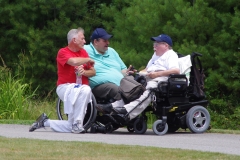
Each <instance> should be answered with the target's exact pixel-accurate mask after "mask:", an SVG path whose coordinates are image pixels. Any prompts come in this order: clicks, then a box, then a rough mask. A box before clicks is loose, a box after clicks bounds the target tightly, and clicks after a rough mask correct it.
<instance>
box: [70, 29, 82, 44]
mask: <svg viewBox="0 0 240 160" xmlns="http://www.w3.org/2000/svg"><path fill="white" fill-rule="evenodd" d="M79 32H82V33H84V29H82V28H81V27H79V28H78V29H71V30H70V31H69V32H68V34H67V41H68V44H69V43H70V42H71V40H72V39H73V38H76V37H77V35H78V33H79Z"/></svg>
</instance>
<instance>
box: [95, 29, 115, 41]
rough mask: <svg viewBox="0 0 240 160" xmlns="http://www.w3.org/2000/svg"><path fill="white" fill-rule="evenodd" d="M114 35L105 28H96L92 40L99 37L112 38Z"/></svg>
mask: <svg viewBox="0 0 240 160" xmlns="http://www.w3.org/2000/svg"><path fill="white" fill-rule="evenodd" d="M111 37H112V35H111V34H108V33H107V32H106V31H105V29H103V28H96V29H95V30H94V31H93V33H92V35H91V40H94V39H98V38H102V39H109V38H111Z"/></svg>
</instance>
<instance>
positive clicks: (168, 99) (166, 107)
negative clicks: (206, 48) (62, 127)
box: [91, 35, 210, 135]
mask: <svg viewBox="0 0 240 160" xmlns="http://www.w3.org/2000/svg"><path fill="white" fill-rule="evenodd" d="M152 40H154V41H155V43H154V50H155V52H156V54H158V55H159V53H160V55H161V53H163V52H164V51H163V49H164V48H165V49H167V50H171V48H169V46H171V45H172V41H171V38H170V37H169V36H167V35H159V36H158V37H152ZM171 51H172V50H171ZM165 52H166V51H165ZM165 52H164V53H165ZM173 53H174V52H173ZM174 54H175V55H176V56H174V58H173V59H175V61H174V60H173V61H174V64H175V65H174V64H172V65H173V66H175V68H177V69H179V70H180V73H181V75H179V74H177V73H175V72H174V73H175V74H172V72H170V73H169V74H168V75H169V76H167V75H166V76H165V77H164V78H162V77H161V78H160V82H159V83H158V81H153V82H151V81H149V82H151V83H150V85H149V86H150V87H149V86H148V87H149V88H148V87H147V91H145V92H144V94H145V96H144V97H142V96H141V97H140V98H139V99H137V100H135V102H133V103H132V104H131V103H129V104H127V105H125V106H124V108H114V109H113V112H114V113H115V114H113V115H109V114H105V115H98V116H97V118H96V121H95V123H94V125H93V126H92V127H91V128H93V129H92V130H94V129H97V130H98V131H99V132H111V131H113V130H115V129H117V128H119V127H123V126H126V127H127V129H128V131H129V132H134V131H135V132H136V133H145V132H146V130H147V124H146V120H147V117H146V115H145V113H146V112H148V111H151V112H152V113H153V114H155V115H156V117H157V121H155V122H154V124H153V131H154V133H155V134H157V135H162V134H165V133H166V132H167V131H169V132H174V131H176V130H177V129H179V128H184V129H186V128H189V129H190V130H191V131H192V132H194V133H202V132H205V131H206V130H207V129H208V127H209V124H210V115H209V113H208V111H207V110H206V109H205V107H206V106H207V104H208V101H207V100H205V97H204V95H203V93H201V92H200V91H199V90H201V87H198V85H201V84H200V83H199V81H198V80H199V78H200V77H199V75H198V74H197V73H198V72H199V71H198V70H196V67H195V66H192V67H191V65H192V64H191V62H194V63H193V64H194V65H195V64H196V63H195V58H196V57H197V56H199V54H197V53H193V54H192V55H191V57H190V55H189V56H186V57H183V58H179V59H178V57H177V54H176V53H174ZM176 57H177V58H176ZM162 58H164V57H162ZM190 58H191V60H190ZM176 59H177V60H176ZM161 61H162V62H164V59H161ZM161 61H160V62H159V63H161ZM154 63H155V64H157V63H158V62H157V61H156V62H155V61H154ZM154 63H153V64H154ZM178 63H179V64H180V65H179V66H178ZM176 64H177V65H176ZM199 65H200V63H199ZM190 67H191V68H192V70H191V72H190ZM200 67H201V66H200ZM161 70H162V72H163V71H165V70H167V69H166V68H161ZM201 70H202V69H200V72H199V73H201ZM159 72H161V71H158V72H157V73H159ZM178 72H179V71H178ZM189 72H190V83H189V75H188V74H189ZM140 74H141V73H140ZM185 74H186V75H185ZM153 75H154V74H153ZM153 75H151V74H148V76H149V77H151V76H152V77H153V78H154V76H153ZM196 76H197V77H196ZM199 88H200V89H199ZM144 94H143V95H144ZM129 106H130V107H131V108H127V107H129ZM140 114H141V115H140ZM93 132H94V131H93Z"/></svg>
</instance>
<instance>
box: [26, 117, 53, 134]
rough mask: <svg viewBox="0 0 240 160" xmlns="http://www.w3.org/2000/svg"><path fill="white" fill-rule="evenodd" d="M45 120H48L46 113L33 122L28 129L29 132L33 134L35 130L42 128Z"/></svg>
mask: <svg viewBox="0 0 240 160" xmlns="http://www.w3.org/2000/svg"><path fill="white" fill-rule="evenodd" d="M47 120H48V117H47V115H46V113H43V114H42V115H41V116H39V117H38V118H37V120H36V122H34V123H33V124H32V126H31V127H30V128H29V132H33V131H35V130H36V129H39V128H43V127H44V122H46V121H47Z"/></svg>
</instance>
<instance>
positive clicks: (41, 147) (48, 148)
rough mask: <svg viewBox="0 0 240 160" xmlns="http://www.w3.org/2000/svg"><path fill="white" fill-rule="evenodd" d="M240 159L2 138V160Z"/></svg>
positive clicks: (219, 155)
mask: <svg viewBox="0 0 240 160" xmlns="http://www.w3.org/2000/svg"><path fill="white" fill-rule="evenodd" d="M239 158H240V156H235V155H228V154H221V153H212V152H200V151H192V150H190V151H189V150H182V149H165V148H157V147H143V146H128V145H110V144H103V143H92V142H91V143H90V142H66V141H47V140H31V139H22V138H21V139H19V138H14V139H12V138H4V137H0V159H4V160H5V159H11V160H12V159H24V160H29V159H56V160H58V159H61V160H62V159H71V160H74V159H78V160H79V159H86V160H91V159H97V160H113V159H114V160H115V159H117V160H121V159H123V160H140V159H146V160H147V159H149V160H155V159H168V160H175V159H178V160H181V159H184V160H188V159H189V160H192V159H198V160H201V159H202V160H206V159H210V160H217V159H224V160H228V159H229V160H235V159H236V160H238V159H239Z"/></svg>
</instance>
